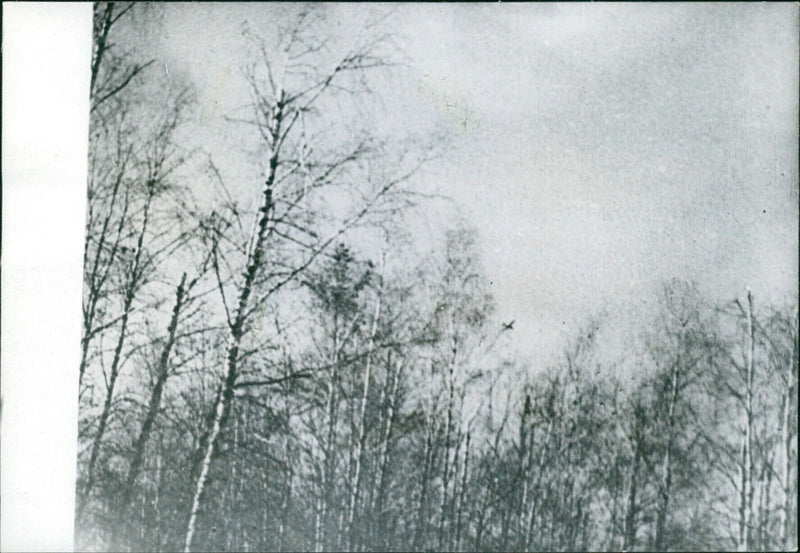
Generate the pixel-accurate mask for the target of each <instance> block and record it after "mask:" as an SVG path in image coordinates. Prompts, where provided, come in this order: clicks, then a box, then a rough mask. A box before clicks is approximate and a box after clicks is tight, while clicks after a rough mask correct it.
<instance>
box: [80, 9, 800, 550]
mask: <svg viewBox="0 0 800 553" xmlns="http://www.w3.org/2000/svg"><path fill="white" fill-rule="evenodd" d="M798 13H799V11H798V4H797V3H733V4H726V3H704V4H684V3H663V4H653V3H642V4H635V3H633V4H616V3H591V4H590V3H566V4H558V3H530V4H511V5H506V4H458V3H454V4H447V3H443V4H410V3H409V4H404V3H399V4H397V3H392V4H347V3H341V4H340V3H319V4H312V3H308V4H306V3H146V2H141V3H140V2H134V3H129V2H97V3H96V4H94V14H93V15H94V20H93V37H92V55H91V67H90V79H91V81H90V84H89V91H90V100H89V101H90V108H89V109H90V113H89V117H90V123H89V136H88V144H89V149H88V153H89V157H88V175H87V196H86V197H87V203H86V226H85V232H86V233H85V243H84V247H83V263H82V264H83V304H82V307H83V310H82V328H81V336H80V359H79V363H80V365H79V371H78V373H79V376H78V377H79V414H78V436H77V439H78V442H77V443H78V447H77V481H76V488H75V498H76V500H75V513H74V515H75V548H76V549H77V550H79V551H186V552H190V551H314V552H322V551H692V550H693V551H776V550H785V551H788V550H795V549H796V548H797V467H798V457H797V419H798V412H797V407H798V400H797V398H798V388H797V387H798V307H797V306H798V302H797V295H798V156H797V151H798V150H797V146H798ZM76 361H78V360H76Z"/></svg>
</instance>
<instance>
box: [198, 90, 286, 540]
mask: <svg viewBox="0 0 800 553" xmlns="http://www.w3.org/2000/svg"><path fill="white" fill-rule="evenodd" d="M283 99H284V93H283V92H281V93H280V96H279V100H278V101H277V103H276V105H275V109H274V110H273V120H272V122H271V127H272V128H271V129H270V130H271V133H272V145H273V151H272V154H271V155H270V163H269V173H268V175H267V179H266V181H265V183H264V192H263V194H262V204H261V208H260V209H259V219H258V227H257V231H256V236H255V239H254V240H253V242H252V244H253V246H252V249H251V251H250V252H249V254H248V260H247V269H246V270H245V273H244V275H243V276H244V282H243V283H242V286H241V289H240V290H241V292H240V294H239V301H238V307H237V309H236V316H235V318H234V320H233V322H232V324H231V325H230V334H229V336H228V356H227V372H226V376H225V380H224V384H223V388H222V394H220V397H219V399H218V401H217V405H216V408H215V412H214V420H213V423H212V426H211V429H210V432H209V433H208V440H207V443H206V444H205V451H204V454H203V461H202V464H201V468H200V474H199V475H198V476H197V481H196V483H195V492H194V498H193V499H192V506H191V509H190V511H189V521H188V523H187V526H186V541H185V545H184V551H185V552H186V553H189V552H190V551H191V549H192V540H193V539H194V533H195V524H196V522H197V514H198V512H199V510H200V501H201V498H202V495H203V490H204V489H205V485H206V480H207V478H208V471H209V468H210V465H211V457H212V454H213V452H214V448H215V447H216V443H217V439H218V437H219V433H220V431H221V430H222V428H223V426H224V422H225V421H226V419H227V416H228V413H229V411H230V408H231V402H232V401H233V392H234V386H235V385H236V379H237V378H238V376H239V348H240V347H241V340H242V336H243V334H244V330H245V328H244V325H245V322H246V321H245V318H246V317H247V311H248V305H249V300H250V295H251V294H252V293H253V283H254V281H255V278H256V275H257V274H258V271H259V269H260V268H261V265H262V256H263V253H264V238H265V237H266V235H267V230H268V228H269V224H270V218H271V213H272V211H273V203H272V187H273V185H274V183H275V176H276V173H277V169H278V146H279V142H278V140H279V138H280V136H281V121H282V119H283V108H284V104H283Z"/></svg>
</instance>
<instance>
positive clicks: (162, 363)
mask: <svg viewBox="0 0 800 553" xmlns="http://www.w3.org/2000/svg"><path fill="white" fill-rule="evenodd" d="M185 285H186V273H183V276H182V277H181V282H180V284H179V285H178V289H177V291H176V292H175V306H174V307H173V309H172V318H171V319H170V322H169V328H168V330H167V341H166V342H165V343H164V349H163V350H162V351H161V357H160V358H159V361H158V371H157V375H158V376H157V377H156V383H155V386H153V390H152V392H151V394H150V403H149V405H148V408H147V415H146V416H145V419H144V423H142V430H141V432H140V433H139V438H138V439H137V440H136V445H135V446H134V449H133V458H132V460H131V464H130V468H129V469H128V476H127V478H126V479H125V487H124V488H123V489H122V501H121V503H120V506H119V515H118V519H117V525H116V526H115V527H114V532H113V536H112V540H111V541H112V543H117V537H118V536H119V532H120V530H121V528H122V527H123V526H124V525H125V517H126V515H127V512H128V507H129V506H130V501H131V498H132V496H133V488H134V485H135V483H136V478H137V477H138V476H139V471H140V470H141V467H142V463H143V461H144V450H145V447H146V446H147V440H148V439H149V438H150V432H151V430H152V428H153V423H154V422H155V420H156V415H158V410H159V408H160V407H161V396H162V395H163V393H164V386H165V385H166V383H167V377H168V376H169V356H170V353H171V351H172V347H173V345H174V344H175V332H176V329H177V327H178V318H179V316H180V312H181V307H183V302H184V299H185V297H184V296H185V289H184V286H185ZM118 545H119V544H118Z"/></svg>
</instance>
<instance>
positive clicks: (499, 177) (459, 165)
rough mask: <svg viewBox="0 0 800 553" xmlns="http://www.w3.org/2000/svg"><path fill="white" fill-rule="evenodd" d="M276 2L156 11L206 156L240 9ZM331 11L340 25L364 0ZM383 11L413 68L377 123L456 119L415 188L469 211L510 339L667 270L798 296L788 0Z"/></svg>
mask: <svg viewBox="0 0 800 553" xmlns="http://www.w3.org/2000/svg"><path fill="white" fill-rule="evenodd" d="M284 9H286V7H285V6H276V5H270V4H261V5H259V4H242V5H231V4H225V5H220V4H195V3H190V4H181V5H173V6H170V7H169V8H168V9H167V11H166V15H165V18H164V21H163V23H164V24H163V26H160V28H161V29H162V31H160V36H159V39H160V40H159V41H157V44H158V46H157V47H158V48H159V49H160V51H161V52H162V54H163V57H164V60H165V62H166V64H165V65H166V66H165V71H169V70H173V71H179V72H185V73H186V75H187V76H188V78H189V79H190V80H192V81H193V82H194V83H195V84H196V86H197V87H198V88H199V89H200V102H201V110H200V113H202V114H203V115H202V117H203V118H202V119H201V120H199V121H198V122H197V124H198V125H199V126H200V127H201V128H202V127H205V129H206V132H205V133H203V132H200V133H198V136H202V137H203V140H204V142H205V144H206V146H207V147H208V148H209V149H210V150H211V151H212V153H213V151H214V148H215V147H216V146H215V145H214V144H215V142H214V140H215V139H219V140H223V139H224V137H225V136H229V135H228V134H227V133H228V132H233V131H234V130H235V129H230V128H229V127H226V126H225V124H223V123H222V119H221V117H222V115H225V114H230V113H231V111H232V110H235V108H236V107H238V106H240V105H241V103H242V102H243V98H244V97H243V96H242V90H243V81H242V79H241V73H240V68H241V67H242V65H243V63H244V61H245V53H244V52H245V43H244V40H243V39H242V35H241V28H242V23H243V22H244V21H247V22H248V26H250V28H254V29H261V30H263V31H264V32H268V30H269V29H270V28H271V26H270V23H271V21H272V19H274V18H275V17H277V16H278V15H279V14H280V12H281V10H284ZM324 9H327V10H328V11H329V12H330V13H331V21H332V22H333V25H332V28H335V29H336V32H344V33H345V34H346V33H349V32H355V30H356V29H357V28H358V27H359V25H360V24H361V22H362V21H363V19H364V14H365V12H366V9H367V7H365V6H363V5H345V6H341V5H326V6H325V7H324ZM392 11H393V17H394V19H393V23H392V28H393V29H394V30H395V31H396V33H397V36H398V39H399V42H400V43H402V45H403V49H404V52H405V55H406V57H407V60H408V64H409V69H408V70H407V71H405V72H402V73H401V74H402V78H396V79H395V80H393V81H391V82H390V86H388V87H387V86H384V87H383V88H382V89H381V90H379V92H380V93H381V96H382V98H383V102H384V110H383V112H382V115H381V117H382V119H381V121H379V122H376V125H377V124H380V125H382V126H384V127H386V126H388V127H389V128H391V126H392V125H407V126H411V127H414V128H416V129H424V128H425V127H426V125H429V126H431V128H433V127H434V126H435V125H438V126H444V127H445V128H447V129H448V130H449V131H450V132H451V134H452V137H453V138H452V143H451V145H450V146H449V147H448V149H447V155H446V156H445V159H444V160H443V161H442V162H441V163H440V164H439V165H437V166H436V167H434V168H433V170H432V171H431V172H430V173H429V174H428V176H427V179H428V182H427V183H422V186H426V185H429V186H431V187H432V188H436V189H439V190H444V191H445V192H447V193H448V194H449V195H450V196H452V197H453V198H454V199H455V200H456V202H457V204H458V206H459V209H460V210H461V211H462V213H463V214H464V215H465V217H466V218H467V219H468V220H470V221H472V222H473V223H474V224H475V226H477V228H478V230H479V232H480V235H481V243H482V247H483V254H484V263H485V267H486V269H487V273H488V275H487V276H488V278H489V280H491V282H492V291H493V293H494V295H495V297H496V299H497V303H498V310H499V314H500V316H501V317H502V318H504V319H505V320H510V319H516V321H517V325H516V328H515V338H514V340H515V345H516V347H517V348H519V349H520V350H522V351H523V352H525V353H530V354H533V355H534V357H536V358H538V359H543V358H545V357H546V356H547V355H549V354H550V353H552V350H553V348H554V345H555V344H557V341H558V340H559V339H560V338H563V332H564V331H565V330H567V329H571V328H573V327H574V324H575V323H576V322H578V321H580V320H581V319H582V318H583V317H585V316H586V315H588V314H591V313H592V312H593V311H595V310H597V309H600V308H603V307H605V308H607V309H610V310H611V311H612V313H613V312H614V311H615V310H616V309H617V308H620V309H621V307H622V306H628V307H629V308H630V306H631V304H633V305H635V304H636V302H637V301H640V298H643V297H646V294H647V293H648V292H649V291H650V290H651V289H652V287H653V286H654V285H656V284H657V283H659V282H662V281H664V280H666V279H670V278H672V277H678V278H684V279H691V280H695V281H697V282H698V284H699V285H700V286H701V289H702V290H704V291H705V292H706V293H707V294H709V295H711V296H713V297H716V298H720V299H732V298H734V297H736V296H741V295H742V294H743V293H744V289H745V287H746V286H750V287H751V288H752V289H753V292H754V294H755V295H756V299H757V300H758V301H764V302H767V301H780V300H782V299H785V298H787V297H789V296H791V295H796V283H797V272H798V254H797V252H798V187H797V182H798V165H797V141H798V130H797V120H798V114H797V110H798V69H797V68H798V31H797V29H798V6H797V4H770V3H760V4H756V3H735V4H683V3H680V4H671V3H670V4H650V3H642V4H583V3H574V4H515V5H502V4H482V5H479V4H424V5H405V4H404V5H398V6H394V7H393V8H392ZM169 68H171V69H169ZM379 88H380V87H379ZM225 129H227V130H225ZM215 137H216V138H215ZM222 157H225V156H222ZM217 161H218V163H221V164H223V165H224V164H225V160H217ZM234 178H235V177H234Z"/></svg>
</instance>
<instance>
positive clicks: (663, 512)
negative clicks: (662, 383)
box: [653, 364, 680, 551]
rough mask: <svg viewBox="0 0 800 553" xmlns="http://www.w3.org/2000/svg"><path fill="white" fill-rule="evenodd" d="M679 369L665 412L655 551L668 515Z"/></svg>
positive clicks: (660, 543)
mask: <svg viewBox="0 0 800 553" xmlns="http://www.w3.org/2000/svg"><path fill="white" fill-rule="evenodd" d="M679 370H680V367H678V366H677V364H676V366H675V367H673V369H672V379H671V380H672V382H671V393H670V400H669V408H668V411H667V424H668V428H667V448H666V451H665V452H664V462H663V465H662V469H661V482H660V485H659V490H658V507H657V512H656V536H655V542H654V545H653V547H654V548H655V550H656V551H663V549H664V538H665V533H666V527H667V516H668V513H669V499H670V492H671V488H672V445H673V439H674V436H673V433H674V427H675V406H676V403H677V401H678V371H679Z"/></svg>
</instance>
